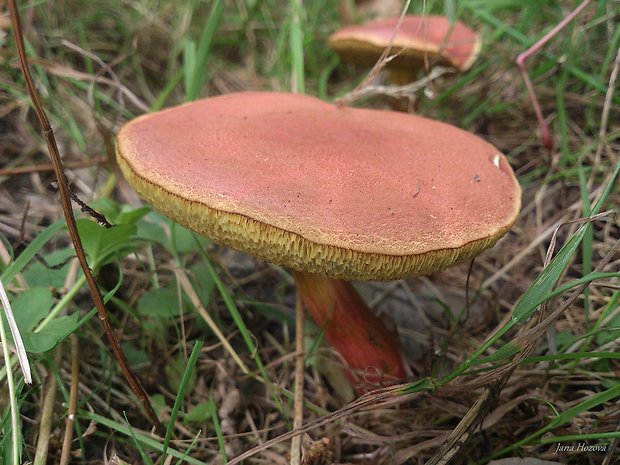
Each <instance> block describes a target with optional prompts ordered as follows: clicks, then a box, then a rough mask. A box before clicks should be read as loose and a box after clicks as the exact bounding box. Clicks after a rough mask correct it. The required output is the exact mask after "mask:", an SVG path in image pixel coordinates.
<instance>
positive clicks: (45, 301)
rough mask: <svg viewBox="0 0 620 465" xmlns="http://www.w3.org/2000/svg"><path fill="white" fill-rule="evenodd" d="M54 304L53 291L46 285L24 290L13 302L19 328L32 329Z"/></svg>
mask: <svg viewBox="0 0 620 465" xmlns="http://www.w3.org/2000/svg"><path fill="white" fill-rule="evenodd" d="M52 305H54V297H53V296H52V293H51V292H50V291H49V290H48V289H46V288H44V287H32V288H30V289H26V290H25V291H24V292H22V293H21V294H20V295H19V297H17V298H16V299H15V300H14V301H13V302H12V303H11V307H12V308H13V314H14V315H15V321H16V323H17V326H18V327H19V330H20V331H21V332H22V336H23V335H24V333H27V332H29V331H32V330H33V329H34V328H35V326H36V325H37V323H38V322H39V321H41V320H42V319H43V318H45V316H46V315H47V314H48V313H49V311H50V309H51V308H52Z"/></svg>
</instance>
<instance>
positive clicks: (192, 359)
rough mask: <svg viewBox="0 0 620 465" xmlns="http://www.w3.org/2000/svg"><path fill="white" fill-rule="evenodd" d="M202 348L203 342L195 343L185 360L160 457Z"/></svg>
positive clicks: (165, 447) (166, 448) (169, 436)
mask: <svg viewBox="0 0 620 465" xmlns="http://www.w3.org/2000/svg"><path fill="white" fill-rule="evenodd" d="M202 346H204V342H202V341H196V344H194V348H193V349H192V353H191V354H190V356H189V359H188V360H187V366H186V368H185V372H184V373H183V377H182V378H181V383H180V385H179V391H178V392H177V397H176V399H175V400H174V405H173V406H172V411H171V412H170V421H169V422H168V428H166V437H165V438H164V450H163V451H162V456H165V455H166V451H167V450H168V446H169V445H170V438H171V437H172V431H173V429H174V423H175V421H176V419H177V417H178V416H179V410H180V409H181V405H182V404H183V399H184V398H185V391H186V390H187V386H188V384H189V379H190V376H191V374H192V372H193V370H194V368H195V367H196V362H198V356H199V355H200V351H201V349H202ZM162 458H163V457H162Z"/></svg>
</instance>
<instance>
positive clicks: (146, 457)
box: [123, 412, 155, 465]
mask: <svg viewBox="0 0 620 465" xmlns="http://www.w3.org/2000/svg"><path fill="white" fill-rule="evenodd" d="M123 417H124V418H125V423H126V424H127V430H128V431H129V435H130V437H131V439H132V440H133V444H134V446H135V448H136V449H138V453H139V454H140V457H141V458H142V463H145V464H146V465H155V464H154V463H153V461H152V460H151V457H149V455H148V454H147V453H146V452H144V448H143V447H142V444H141V443H140V441H138V438H137V437H136V435H135V433H134V431H133V428H132V427H131V425H130V424H129V419H128V418H127V413H126V412H123Z"/></svg>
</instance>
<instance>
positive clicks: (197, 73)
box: [183, 0, 224, 102]
mask: <svg viewBox="0 0 620 465" xmlns="http://www.w3.org/2000/svg"><path fill="white" fill-rule="evenodd" d="M223 9H224V7H223V6H222V1H221V0H215V2H214V4H213V7H212V9H211V14H210V15H209V18H208V19H207V23H206V24H205V26H204V28H203V29H202V34H201V35H200V40H199V41H198V46H197V47H196V45H195V44H194V47H193V48H194V50H193V61H192V66H191V69H188V68H190V67H189V66H187V67H185V71H186V72H187V71H189V72H190V75H189V76H187V75H186V76H185V84H186V87H185V90H186V95H185V101H186V102H191V101H192V100H196V99H197V98H198V97H199V96H200V91H201V90H202V86H203V85H204V83H205V81H206V80H207V64H208V62H209V57H210V55H211V47H212V45H213V37H214V36H215V32H216V31H217V27H218V25H219V24H220V19H221V17H222V11H223ZM192 43H193V42H192ZM183 56H184V58H186V54H185V53H184V55H183Z"/></svg>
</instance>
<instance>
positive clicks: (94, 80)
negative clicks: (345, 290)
mask: <svg viewBox="0 0 620 465" xmlns="http://www.w3.org/2000/svg"><path fill="white" fill-rule="evenodd" d="M343 3H346V1H345V2H343ZM580 3H581V1H575V0H568V1H566V0H564V1H560V0H557V1H555V0H545V1H538V0H462V1H460V2H457V1H454V0H435V1H433V0H426V1H422V0H413V1H412V2H411V5H410V7H409V12H411V13H425V14H446V15H449V16H450V17H452V18H455V19H456V18H458V19H460V20H462V21H464V22H466V23H468V24H470V25H471V26H472V27H474V28H477V29H478V30H479V31H480V32H481V34H482V36H483V40H484V46H483V49H482V53H481V56H480V58H479V59H478V61H477V62H476V63H475V64H474V65H473V67H472V68H471V69H470V70H469V71H468V72H467V73H465V74H462V75H458V76H457V75H453V74H447V75H444V76H441V77H440V78H437V79H435V80H433V81H432V82H431V83H429V84H427V85H426V86H425V88H424V91H423V92H420V93H419V94H418V95H417V96H416V98H417V100H416V105H415V106H416V112H417V113H419V114H423V115H425V116H428V117H432V118H436V119H440V120H443V121H447V122H450V123H452V124H455V125H457V126H459V127H463V128H466V129H467V130H469V131H472V132H474V133H476V134H479V135H480V136H482V137H484V138H486V139H487V140H489V141H490V142H491V143H493V144H494V145H495V146H496V147H498V148H499V149H500V150H502V151H503V152H504V153H506V154H507V156H508V157H509V160H510V162H511V163H512V166H513V167H514V169H515V171H516V173H517V174H518V176H519V180H520V183H521V185H522V187H523V191H524V193H523V210H522V214H521V217H520V219H519V221H518V223H517V224H516V225H515V227H514V228H513V229H512V231H511V232H510V233H509V234H508V236H507V237H506V238H505V239H504V240H502V241H501V242H500V243H499V244H498V245H497V246H496V247H494V248H493V249H491V250H489V251H487V252H486V253H484V254H483V255H482V256H480V257H479V258H477V259H476V260H475V262H474V263H473V265H472V264H468V263H465V264H462V265H461V266H457V267H453V268H451V269H450V270H447V271H445V272H442V273H438V274H437V275H436V276H432V277H430V278H421V279H411V280H407V281H406V282H398V283H395V284H391V285H378V284H377V285H375V284H365V285H361V286H360V288H361V290H362V292H364V293H365V294H367V296H368V297H369V298H371V299H370V301H371V303H372V305H373V306H374V308H376V309H378V310H379V311H384V312H386V313H385V318H386V319H392V320H394V325H395V326H397V327H398V328H399V329H400V336H401V340H402V342H403V346H404V347H405V348H406V349H407V356H408V360H407V361H408V363H409V368H410V370H411V374H412V376H411V382H410V383H409V384H406V385H404V386H399V387H396V388H386V389H382V390H379V391H376V392H373V393H370V394H367V395H365V396H363V397H362V398H360V399H358V400H356V401H352V397H351V395H352V391H351V390H350V389H347V386H346V382H343V381H342V371H341V370H340V366H339V363H338V359H337V357H336V356H335V354H334V353H333V351H331V350H330V349H329V348H327V347H324V346H322V345H321V333H320V329H319V328H315V327H313V326H312V325H310V323H308V324H307V326H308V330H309V333H310V334H309V336H307V340H306V350H307V352H308V355H307V357H306V378H305V379H306V388H305V392H304V398H305V411H304V415H305V422H306V424H307V425H308V428H307V432H306V433H304V435H303V437H302V442H303V444H304V448H305V451H306V459H305V460H306V461H305V462H304V463H307V464H320V463H360V464H361V463H368V464H369V463H373V464H405V463H411V464H413V463H439V462H438V461H437V460H439V459H438V457H445V458H447V457H452V461H451V462H450V463H454V464H465V463H480V464H482V463H487V462H489V461H490V460H492V459H494V458H501V457H511V456H517V457H535V458H540V459H547V460H557V461H562V463H570V464H579V463H617V458H618V456H620V452H619V450H620V448H619V447H618V446H617V442H618V438H619V437H620V433H619V431H618V398H620V383H619V382H618V380H619V379H620V361H619V359H620V354H619V351H618V344H619V342H618V341H619V338H618V334H619V331H620V291H619V289H620V288H619V287H618V284H619V281H618V278H620V273H619V272H618V269H620V266H619V265H620V254H619V253H618V247H619V238H620V228H619V226H618V221H617V218H616V217H615V216H614V213H615V212H614V209H617V206H618V205H619V204H620V192H619V189H618V181H617V177H618V171H619V170H620V162H619V156H618V154H619V153H620V126H619V125H618V121H620V118H619V116H620V111H619V109H620V97H619V96H618V94H617V93H614V89H615V88H617V86H618V84H617V81H616V79H617V74H618V67H619V62H620V58H619V57H620V55H619V47H620V28H618V27H617V24H618V21H619V20H620V5H619V4H618V2H616V1H613V0H598V1H592V2H591V4H590V5H589V6H588V7H587V8H586V9H585V11H584V12H583V13H582V14H581V15H579V16H578V17H577V18H576V19H575V20H574V21H573V22H572V23H570V24H569V25H568V26H567V27H566V28H565V29H564V30H562V31H561V32H559V33H558V34H557V36H555V37H554V38H553V39H552V40H551V42H549V43H548V44H547V45H546V46H545V47H544V48H543V49H542V50H541V52H540V53H538V54H537V55H534V56H533V57H531V58H530V59H529V60H528V66H529V70H530V75H531V77H532V79H533V82H534V85H535V90H536V94H537V95H538V98H539V100H540V101H541V105H542V111H543V114H544V115H545V117H546V119H547V121H548V122H549V124H550V126H551V131H552V136H553V139H554V142H555V148H554V149H553V150H552V151H551V152H549V151H548V150H547V149H545V147H544V145H543V143H542V142H541V140H540V135H539V131H538V126H537V123H536V119H535V116H534V112H533V110H532V107H531V105H530V101H529V98H528V94H527V92H526V90H525V88H524V85H523V81H522V79H521V77H520V75H519V72H518V69H517V68H516V66H515V65H514V60H515V58H516V56H517V55H518V54H519V53H521V52H522V51H524V50H525V49H526V48H528V47H529V46H530V45H532V44H533V43H534V42H535V41H536V40H538V39H539V38H540V37H542V35H543V34H544V33H546V32H547V31H549V30H550V29H551V28H552V27H553V26H554V25H556V24H557V23H558V22H559V21H561V20H562V18H564V17H565V16H566V15H567V14H569V13H570V11H571V10H572V9H574V8H575V7H577V5H578V4H580ZM340 7H341V5H340V1H338V0H313V1H306V2H304V4H303V5H300V2H297V1H295V0H291V1H290V2H286V1H283V0H254V1H252V0H244V1H241V0H237V1H233V0H204V1H198V0H183V1H179V2H175V1H168V0H160V1H152V0H142V1H138V2H120V1H117V0H106V1H99V0H93V1H83V0H65V1H62V2H50V1H42V2H29V3H25V2H22V3H21V4H20V12H21V16H22V22H23V28H24V33H25V40H26V50H27V53H28V56H29V59H30V64H31V71H32V73H33V78H34V80H35V84H36V86H37V89H38V91H39V93H40V94H41V98H42V103H43V106H44V108H45V110H46V111H47V113H48V117H49V119H50V121H51V124H52V127H53V129H54V133H55V136H56V139H57V141H58V145H59V148H60V151H61V154H62V156H63V159H64V161H65V168H66V175H67V177H68V180H69V182H70V185H71V188H72V190H73V192H74V193H75V194H76V195H77V196H78V197H79V198H80V199H81V200H82V201H84V202H86V203H87V204H88V205H89V206H91V207H92V208H93V209H95V210H96V211H98V212H100V213H102V214H103V215H105V218H106V219H107V221H109V222H110V223H112V224H113V225H115V226H114V227H113V228H109V229H108V228H106V227H104V226H103V225H100V224H98V223H97V222H95V221H93V219H92V218H91V216H90V215H89V214H88V213H81V214H80V215H79V219H78V229H79V232H80V235H81V237H82V240H83V245H84V249H85V251H86V253H87V256H88V260H89V265H90V268H91V269H92V271H93V273H94V274H95V276H96V278H97V283H98V285H99V287H100V289H101V292H102V294H103V296H104V299H105V301H106V304H107V310H108V312H109V318H110V322H111V324H112V326H113V327H114V328H115V329H116V331H117V334H118V337H119V339H120V341H121V345H122V347H123V350H124V353H125V354H126V356H127V358H128V360H129V363H130V366H131V368H132V370H133V371H134V372H135V373H136V374H137V376H138V378H139V379H140V381H141V383H142V384H143V386H144V388H145V390H146V392H147V393H148V395H149V398H150V401H151V403H152V405H153V407H154V409H155V412H156V413H157V415H158V416H159V418H160V419H161V421H162V423H163V425H164V426H165V428H166V431H165V434H161V435H160V434H156V433H154V432H153V430H152V428H153V425H152V423H151V422H150V421H149V419H148V417H147V416H146V415H145V414H144V412H143V409H142V407H141V404H140V402H139V400H138V399H137V397H136V395H135V394H134V393H133V391H132V390H131V389H130V387H129V386H128V384H127V382H126V381H125V379H124V378H123V377H122V375H121V371H120V369H119V366H118V364H117V362H116V361H115V359H114V358H113V356H112V355H111V353H110V350H109V343H108V341H107V340H106V339H105V337H104V333H103V330H102V327H101V324H100V322H99V321H98V319H97V318H96V317H95V315H96V311H95V310H93V308H92V307H93V304H92V300H91V296H90V293H89V291H88V288H87V287H86V286H85V282H86V280H85V277H84V276H83V274H82V272H81V271H80V269H79V267H78V265H77V262H76V260H75V252H74V250H73V248H72V246H71V243H70V240H69V236H68V233H67V229H66V226H65V222H64V219H63V217H62V210H61V208H60V206H59V203H58V200H57V199H58V196H57V193H56V192H55V191H54V189H50V187H53V185H54V176H53V173H52V171H51V170H50V167H49V160H48V154H47V153H48V152H47V148H46V141H45V139H44V137H43V135H42V134H41V131H40V125H39V123H38V121H37V119H36V117H35V114H34V112H33V111H32V106H31V100H30V97H29V96H28V93H27V90H26V86H25V80H24V77H23V74H22V72H21V71H20V69H19V66H18V62H17V52H16V47H15V41H14V39H13V37H12V35H11V34H12V27H11V23H10V19H9V17H8V15H7V14H5V13H4V12H2V10H0V45H1V46H2V51H3V52H2V55H1V57H0V67H1V73H0V115H1V118H2V119H1V120H0V167H1V169H0V239H2V240H1V241H0V279H1V281H2V284H3V287H4V288H5V289H6V291H7V294H8V300H9V301H10V303H11V306H12V310H13V313H14V314H15V318H16V323H17V326H18V327H19V330H20V333H21V335H22V338H23V341H24V344H25V348H26V350H27V351H28V355H29V360H30V366H31V369H32V377H33V383H32V384H27V383H25V382H24V373H23V371H22V368H20V365H19V363H18V361H17V358H16V356H15V354H14V350H13V348H14V342H13V338H12V336H11V332H10V328H9V326H8V322H7V320H6V311H3V312H2V315H3V318H4V321H5V325H4V326H3V325H1V324H0V328H2V329H3V331H2V332H0V336H1V338H2V343H3V345H2V352H1V354H2V359H3V364H2V368H1V369H0V394H1V395H0V463H6V464H12V463H15V454H16V453H17V454H19V457H20V461H21V462H34V463H40V464H43V463H60V462H61V455H62V454H63V453H64V454H65V457H66V458H64V459H63V460H67V459H69V458H70V459H71V460H72V462H73V463H99V462H103V461H104V460H105V461H106V462H107V461H108V460H112V458H114V460H116V463H122V462H129V463H153V464H163V463H185V462H187V463H192V464H203V463H225V462H227V461H230V460H231V459H233V458H234V457H237V456H239V455H240V454H241V453H243V452H244V451H246V450H249V449H251V448H253V447H255V446H259V450H257V451H255V453H254V455H252V457H251V458H249V459H247V460H246V461H245V462H244V463H282V464H284V463H288V462H289V458H288V454H289V439H290V436H288V437H287V436H283V435H285V434H286V433H287V432H288V431H290V429H291V425H292V410H293V394H292V390H293V375H294V369H293V368H294V335H293V332H294V321H293V320H294V310H293V308H294V304H295V296H294V289H293V283H292V279H291V277H290V275H289V274H288V272H287V271H286V270H283V269H280V268H278V267H275V266H273V265H270V264H266V263H258V262H256V261H254V260H253V259H251V258H250V257H247V256H245V255H242V254H240V253H236V252H234V251H231V250H229V249H226V248H222V247H218V246H217V245H215V244H213V243H211V242H210V241H209V240H208V239H205V238H201V237H197V236H195V235H194V234H193V233H191V232H190V231H187V230H185V229H184V228H182V227H180V226H178V225H176V224H174V223H171V222H170V221H169V220H167V219H165V218H163V217H162V216H160V215H159V214H157V213H156V212H154V211H152V210H151V208H150V207H147V206H144V205H143V204H142V203H141V202H140V201H139V199H138V198H137V196H136V195H135V193H133V192H132V191H131V189H130V188H129V187H128V186H127V185H126V183H125V182H124V181H123V179H122V178H120V177H118V176H117V175H116V172H115V168H114V160H113V159H114V133H115V131H116V130H117V129H118V128H119V127H120V126H121V125H122V124H123V123H124V122H126V121H127V120H129V119H131V118H132V117H135V116H137V115H140V114H142V113H145V112H148V111H154V110H158V109H160V108H163V107H167V106H171V105H175V104H179V103H181V102H184V101H189V100H193V99H196V98H200V97H204V96H213V95H218V94H226V93H230V92H234V91H240V90H281V91H287V90H291V88H296V89H297V90H299V91H302V92H306V93H308V94H312V95H317V96H319V97H321V98H323V99H326V100H334V99H335V98H337V97H342V96H345V95H347V94H348V93H349V92H350V91H351V90H352V89H354V88H355V86H356V85H357V84H358V83H360V82H361V81H362V79H363V78H364V77H365V75H364V73H363V72H360V70H358V69H355V68H353V67H350V66H346V65H343V64H342V63H340V61H339V60H338V58H337V57H336V56H335V55H334V54H333V53H332V52H331V51H330V50H329V49H328V48H327V47H326V45H325V44H326V38H327V37H328V35H329V34H330V33H331V32H333V31H334V30H335V29H337V28H338V27H339V24H340V21H341V18H340V15H339V11H340ZM614 70H615V73H614ZM353 104H354V105H358V106H367V107H377V108H386V107H388V106H389V101H388V99H387V98H386V97H385V96H383V95H371V96H365V97H364V98H363V99H361V100H357V101H355V102H354V103H353ZM77 210H79V206H76V211H77ZM5 306H6V305H5V303H3V308H4V307H5ZM5 310H6V309H5ZM403 315H404V316H403ZM377 387H380V386H377ZM72 395H73V396H74V397H75V396H77V403H76V407H75V409H73V408H72ZM17 410H18V411H19V416H17V415H16V412H17ZM67 429H68V431H69V433H70V434H69V436H65V435H66V430H67ZM64 438H68V439H64ZM44 439H47V440H48V441H47V442H46V441H44ZM63 439H64V440H63ZM272 439H274V441H273V444H272V443H267V441H268V440H272ZM267 446H269V447H267ZM571 447H572V450H571ZM433 457H434V458H433ZM433 460H435V461H433ZM614 460H616V462H614ZM64 463H67V462H64ZM442 463H443V462H442Z"/></svg>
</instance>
